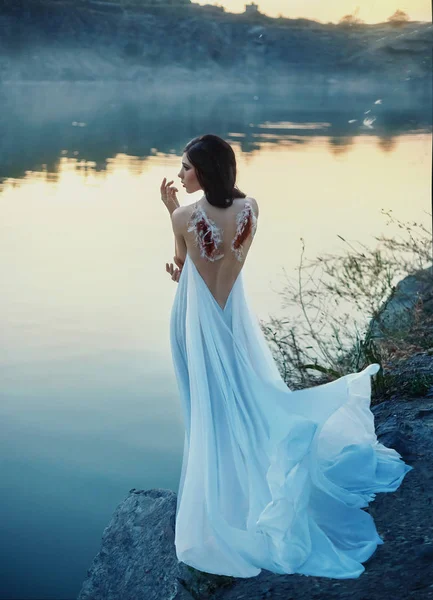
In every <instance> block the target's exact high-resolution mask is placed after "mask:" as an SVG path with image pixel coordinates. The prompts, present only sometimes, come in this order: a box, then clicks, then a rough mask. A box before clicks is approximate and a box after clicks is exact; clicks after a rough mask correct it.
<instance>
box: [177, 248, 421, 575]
mask: <svg viewBox="0 0 433 600" xmlns="http://www.w3.org/2000/svg"><path fill="white" fill-rule="evenodd" d="M170 342H171V349H172V357H173V364H174V369H175V374H176V379H177V382H178V387H179V394H180V399H181V406H182V413H183V417H184V423H185V438H184V450H183V462H182V471H181V477H180V483H179V490H178V497H177V509H176V529H175V546H176V554H177V557H178V559H179V560H180V561H182V562H184V563H186V564H188V565H190V566H192V567H195V568H196V569H199V570H201V571H205V572H208V573H216V574H220V575H231V576H234V577H253V576H255V575H257V574H258V573H260V570H261V569H267V570H269V571H272V572H274V573H302V574H305V575H320V576H325V577H332V578H338V579H347V578H356V577H359V575H360V574H361V573H362V572H363V571H364V570H365V568H364V567H363V565H362V564H361V563H362V562H365V561H366V560H367V559H368V558H369V557H370V556H371V555H372V554H373V553H374V551H375V550H376V548H377V546H378V545H379V544H383V540H382V538H381V537H380V536H379V534H378V532H377V530H376V526H375V523H374V521H373V518H372V517H371V515H370V514H369V513H368V512H366V511H365V510H363V509H364V508H365V507H367V506H368V503H369V502H371V501H372V500H374V498H375V495H376V493H377V492H393V491H395V490H396V489H397V488H398V487H399V485H400V484H401V482H402V480H403V478H404V476H405V475H406V473H407V472H408V471H410V470H411V469H412V468H413V467H411V466H409V465H407V464H406V463H405V462H404V461H403V460H402V459H401V456H400V454H398V452H396V451H395V450H393V449H391V448H387V447H385V446H384V445H383V444H381V443H379V442H378V440H377V436H376V434H375V427H374V416H373V413H372V412H371V410H370V401H371V376H372V375H374V374H375V373H376V372H377V371H378V369H379V365H376V364H372V365H369V366H368V367H367V368H365V369H364V370H363V371H362V372H360V373H353V374H350V375H346V376H344V377H341V378H340V379H338V380H336V381H333V382H331V383H327V384H324V385H319V386H317V387H313V388H309V389H304V390H298V391H291V390H290V389H289V388H288V387H287V385H286V384H285V383H284V380H283V379H282V377H281V376H280V373H279V371H278V368H277V366H276V363H275V361H274V359H273V357H272V353H271V351H270V349H269V347H268V344H267V342H266V339H265V337H264V335H263V332H262V331H261V329H260V325H259V322H258V319H257V318H256V316H255V315H254V313H253V311H252V310H251V308H250V305H249V304H248V300H247V298H246V295H245V292H244V285H243V272H242V270H241V272H240V273H239V275H238V277H237V279H236V281H235V283H234V285H233V287H232V290H231V292H230V295H229V297H228V300H227V302H226V304H225V307H224V309H222V308H221V306H220V305H219V304H218V303H217V301H216V300H215V298H214V297H213V295H212V294H211V292H210V290H209V288H208V287H207V285H206V283H205V281H204V279H203V278H202V276H201V275H200V273H199V272H198V270H197V267H196V266H195V264H194V262H193V261H192V259H191V257H190V256H189V254H187V257H186V260H185V264H184V267H183V270H182V275H181V277H180V280H179V283H178V287H177V290H176V295H175V299H174V303H173V307H172V312H171V319H170Z"/></svg>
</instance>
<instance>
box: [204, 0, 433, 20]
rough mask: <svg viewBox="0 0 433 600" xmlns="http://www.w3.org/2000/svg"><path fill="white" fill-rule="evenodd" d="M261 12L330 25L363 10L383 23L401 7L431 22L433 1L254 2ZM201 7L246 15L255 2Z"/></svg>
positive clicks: (228, 0)
mask: <svg viewBox="0 0 433 600" xmlns="http://www.w3.org/2000/svg"><path fill="white" fill-rule="evenodd" d="M254 1H255V3H256V4H258V5H259V10H260V11H261V12H263V13H265V14H267V15H269V16H271V17H277V16H278V15H279V14H282V15H283V16H284V17H290V18H297V17H306V18H308V19H315V20H316V21H322V22H323V23H326V22H328V21H333V22H337V21H338V20H339V19H340V18H341V17H342V16H344V15H347V14H350V13H353V12H354V11H355V10H356V8H357V7H359V12H358V16H359V18H360V19H362V20H363V21H365V22H366V23H379V22H382V21H386V20H387V18H388V17H389V16H390V15H391V14H392V13H393V12H395V11H396V10H397V9H398V8H399V9H401V10H404V11H405V12H407V13H408V15H409V16H410V18H411V19H412V20H414V21H431V18H432V9H431V3H430V0H410V2H409V0H403V1H400V0H363V2H360V1H359V0H358V1H356V0H354V1H352V0H332V2H326V1H324V0H254ZM193 2H196V3H197V4H217V5H220V6H224V7H225V9H226V10H227V11H229V12H238V13H240V12H243V11H244V10H245V4H250V3H251V0H193Z"/></svg>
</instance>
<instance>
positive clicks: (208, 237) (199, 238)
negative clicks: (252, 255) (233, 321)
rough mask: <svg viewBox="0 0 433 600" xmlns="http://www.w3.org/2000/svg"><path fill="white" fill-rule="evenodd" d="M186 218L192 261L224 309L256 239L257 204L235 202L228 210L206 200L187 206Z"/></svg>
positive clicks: (238, 199) (241, 199)
mask: <svg viewBox="0 0 433 600" xmlns="http://www.w3.org/2000/svg"><path fill="white" fill-rule="evenodd" d="M184 216H185V219H184V220H183V222H184V224H185V226H184V232H183V235H184V238H185V242H186V246H187V252H188V254H189V257H190V259H191V260H192V261H193V263H194V265H195V266H196V268H197V270H198V272H199V274H200V275H201V277H202V278H203V280H204V282H205V283H206V285H207V287H208V288H209V291H210V292H211V294H212V295H213V297H214V298H215V300H216V302H217V303H218V304H219V306H220V307H221V308H222V309H224V306H225V303H226V301H227V298H228V296H229V294H230V291H231V289H232V287H233V285H234V283H235V281H236V279H237V277H238V275H239V273H240V272H241V270H242V267H243V265H244V263H245V259H246V257H247V255H248V252H249V249H250V247H251V244H252V241H253V238H254V234H255V231H256V228H257V217H258V206H257V202H256V200H255V199H254V198H235V199H234V200H233V204H232V206H230V207H229V208H217V207H215V206H212V205H211V204H209V202H208V201H207V200H206V199H205V198H204V199H202V200H200V201H199V202H197V203H194V204H190V205H188V206H185V213H184Z"/></svg>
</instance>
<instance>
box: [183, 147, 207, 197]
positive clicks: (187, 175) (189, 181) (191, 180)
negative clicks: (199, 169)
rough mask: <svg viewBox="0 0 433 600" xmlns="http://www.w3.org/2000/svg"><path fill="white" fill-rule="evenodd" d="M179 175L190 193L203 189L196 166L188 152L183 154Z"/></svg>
mask: <svg viewBox="0 0 433 600" xmlns="http://www.w3.org/2000/svg"><path fill="white" fill-rule="evenodd" d="M177 176H178V177H180V180H181V181H182V184H183V185H184V187H185V190H186V192H187V193H188V194H192V193H193V192H197V191H198V190H201V189H202V187H201V185H200V183H199V181H198V179H197V175H196V172H195V168H194V166H193V165H192V164H191V163H190V162H189V160H188V157H187V155H186V153H184V154H183V156H182V166H181V169H180V171H179V173H178V174H177Z"/></svg>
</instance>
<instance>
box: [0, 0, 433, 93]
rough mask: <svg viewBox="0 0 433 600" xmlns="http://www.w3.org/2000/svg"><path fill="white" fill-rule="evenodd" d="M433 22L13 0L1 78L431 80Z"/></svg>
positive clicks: (5, 21)
mask: <svg viewBox="0 0 433 600" xmlns="http://www.w3.org/2000/svg"><path fill="white" fill-rule="evenodd" d="M432 31H433V30H432V25H431V24H430V23H415V22H412V23H408V24H407V25H404V26H402V27H398V28H395V27H392V26H391V25H389V24H379V25H359V26H355V27H342V26H339V25H333V24H327V25H324V24H320V23H317V22H314V21H308V20H306V19H295V20H291V19H273V18H270V17H266V16H264V15H260V14H258V15H251V16H246V15H235V14H230V13H226V12H223V11H221V10H220V11H218V10H217V9H213V10H211V9H209V8H206V7H200V6H198V5H190V6H176V7H175V6H160V7H157V6H148V7H145V6H143V7H141V9H139V8H138V7H134V6H129V5H127V4H125V3H116V2H88V1H86V2H84V1H81V2H80V1H79V0H77V1H72V0H63V1H60V0H27V1H24V0H3V1H2V2H1V3H0V81H1V80H3V81H20V80H32V81H35V80H36V81H39V80H44V81H46V80H51V81H53V80H69V81H71V80H72V81H77V80H81V81H83V80H85V81H93V80H129V81H131V80H132V81H134V80H141V81H152V80H153V79H154V78H155V77H157V76H158V74H159V73H161V72H163V71H164V70H165V69H167V68H168V67H169V68H170V69H174V71H172V73H173V76H174V77H178V78H179V80H180V81H182V82H186V81H191V82H193V81H194V74H196V73H197V72H202V73H203V74H207V75H209V76H210V77H212V78H215V77H216V78H218V77H221V78H222V79H224V80H225V81H227V80H228V79H235V80H238V81H245V82H248V81H251V80H254V79H256V78H257V77H258V76H260V77H262V76H264V77H265V78H267V79H268V80H272V78H273V77H275V76H281V75H283V76H285V75H291V74H293V73H299V72H309V73H310V72H314V73H321V74H323V75H326V76H330V77H331V76H332V75H336V74H342V73H343V74H351V75H369V74H371V75H380V76H381V77H384V76H386V77H389V78H391V79H392V80H395V81H399V80H402V79H403V80H405V79H406V78H407V77H410V78H411V79H412V80H418V81H419V80H423V79H428V78H429V76H430V72H431V67H432V59H431V45H432Z"/></svg>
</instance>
